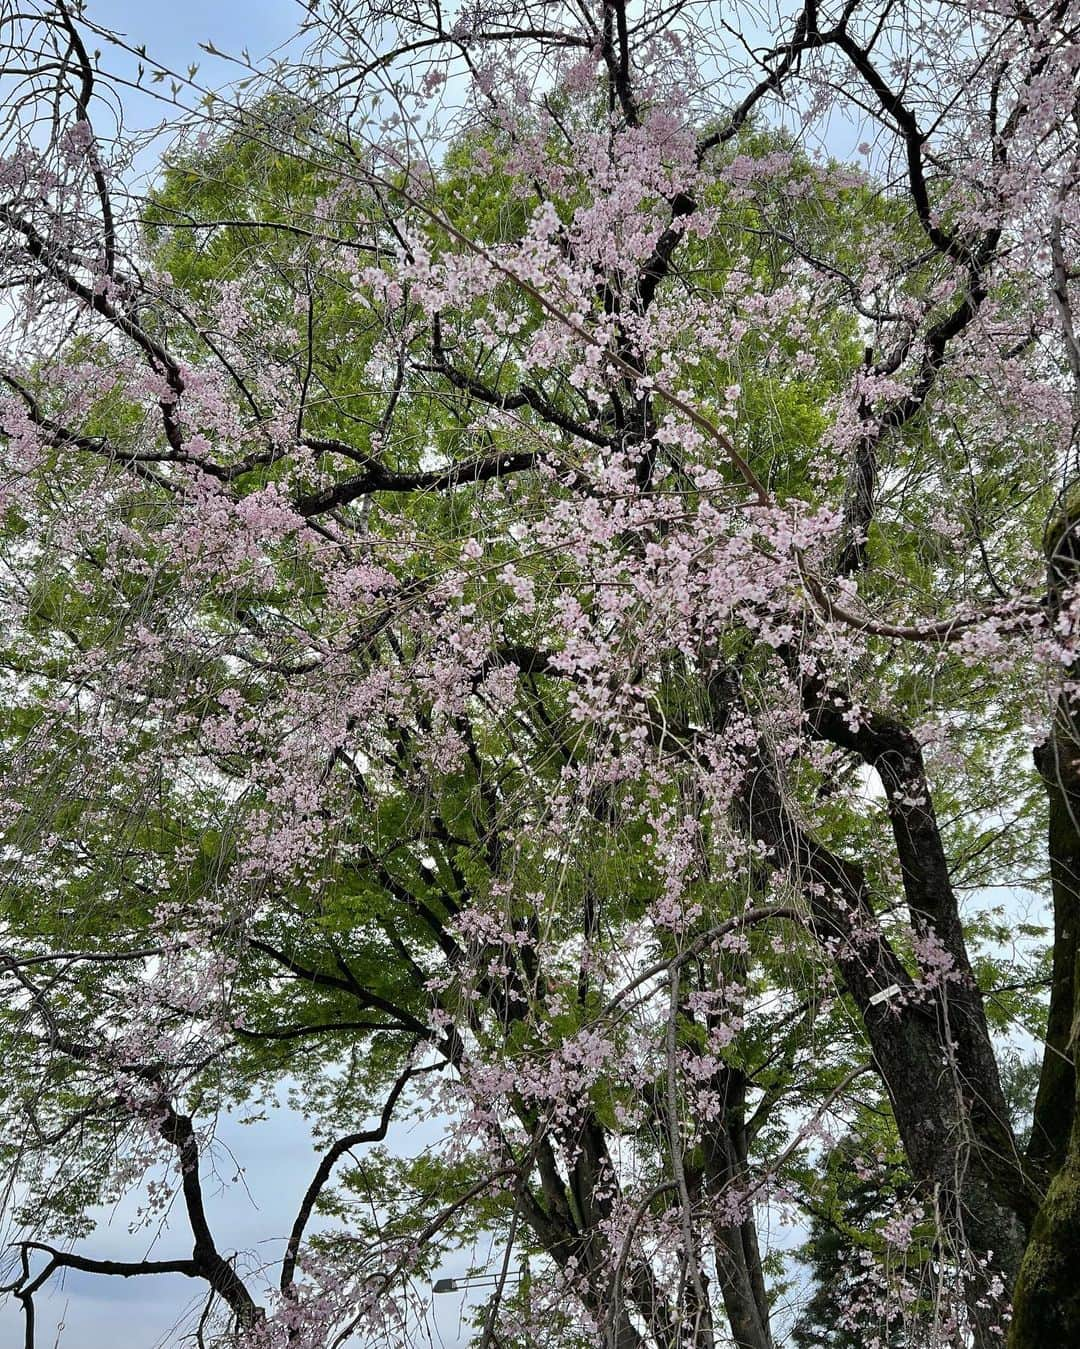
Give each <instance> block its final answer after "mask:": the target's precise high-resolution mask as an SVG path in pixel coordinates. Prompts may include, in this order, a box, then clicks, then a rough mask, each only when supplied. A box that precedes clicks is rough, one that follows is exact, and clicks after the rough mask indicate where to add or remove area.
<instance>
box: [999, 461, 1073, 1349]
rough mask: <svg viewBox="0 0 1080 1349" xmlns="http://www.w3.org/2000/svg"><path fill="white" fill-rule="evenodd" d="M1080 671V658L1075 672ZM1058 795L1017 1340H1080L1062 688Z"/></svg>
mask: <svg viewBox="0 0 1080 1349" xmlns="http://www.w3.org/2000/svg"><path fill="white" fill-rule="evenodd" d="M1078 525H1080V496H1078V493H1077V488H1076V487H1073V489H1072V490H1071V492H1070V493H1069V495H1068V496H1067V497H1066V499H1065V502H1064V503H1063V507H1062V509H1061V511H1060V513H1059V514H1058V516H1057V518H1056V519H1055V520H1054V521H1052V523H1051V525H1050V527H1049V528H1048V529H1047V532H1046V559H1047V575H1048V580H1049V598H1050V603H1049V611H1050V616H1051V618H1056V616H1057V613H1058V611H1059V609H1060V607H1061V604H1062V602H1063V600H1065V599H1066V598H1067V597H1068V596H1067V591H1068V589H1069V588H1070V587H1071V586H1072V585H1075V583H1076V581H1077V580H1078V579H1080V537H1078V534H1080V528H1078ZM1078 675H1080V664H1077V663H1074V665H1073V666H1072V667H1070V669H1069V678H1070V680H1071V681H1075V680H1076V679H1077V677H1078ZM1036 764H1037V766H1038V768H1039V771H1040V773H1041V774H1042V778H1043V781H1044V783H1045V784H1046V790H1047V794H1048V796H1049V805H1050V822H1049V824H1050V827H1049V854H1050V878H1051V886H1052V893H1053V900H1054V968H1053V983H1052V986H1051V992H1050V1013H1049V1018H1048V1025H1047V1032H1046V1049H1045V1052H1044V1057H1043V1066H1042V1074H1041V1077H1040V1080H1039V1090H1038V1094H1037V1096H1036V1100H1035V1118H1034V1127H1033V1130H1032V1138H1031V1149H1030V1152H1031V1155H1032V1157H1033V1158H1034V1159H1035V1160H1037V1161H1039V1162H1041V1163H1042V1164H1043V1165H1044V1166H1045V1167H1046V1169H1047V1170H1048V1171H1049V1172H1050V1173H1051V1175H1052V1177H1053V1178H1052V1180H1051V1182H1050V1187H1049V1189H1048V1190H1047V1193H1046V1198H1045V1199H1044V1200H1043V1203H1042V1206H1041V1208H1040V1209H1039V1213H1038V1216H1037V1218H1036V1220H1035V1226H1034V1229H1033V1231H1032V1235H1031V1241H1030V1242H1029V1244H1028V1248H1027V1251H1026V1252H1025V1254H1024V1262H1023V1265H1022V1267H1021V1270H1020V1278H1019V1280H1018V1281H1017V1284H1016V1288H1015V1290H1014V1295H1013V1322H1012V1328H1011V1331H1010V1334H1009V1346H1010V1349H1043V1347H1044V1346H1048V1345H1073V1344H1080V1108H1078V1107H1080V1100H1078V1083H1077V1074H1076V1069H1075V1049H1076V1043H1077V1036H1078V1034H1080V1000H1078V998H1077V991H1078V989H1080V968H1078V965H1077V956H1078V947H1077V933H1078V926H1080V922H1078V919H1080V703H1078V701H1077V700H1076V698H1075V697H1071V696H1070V695H1069V692H1068V690H1067V689H1066V690H1063V691H1062V693H1061V695H1060V696H1059V698H1058V702H1057V706H1056V708H1055V712H1054V721H1053V725H1052V727H1051V730H1050V736H1049V739H1048V740H1047V743H1046V744H1045V745H1044V746H1043V747H1042V748H1041V749H1040V750H1039V751H1038V752H1037V754H1036Z"/></svg>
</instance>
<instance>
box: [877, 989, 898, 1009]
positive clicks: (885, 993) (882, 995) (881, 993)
mask: <svg viewBox="0 0 1080 1349" xmlns="http://www.w3.org/2000/svg"><path fill="white" fill-rule="evenodd" d="M899 992H900V985H899V984H890V985H889V987H888V988H879V989H878V991H877V992H876V993H875V994H874V996H873V997H872V998H871V999H870V1006H871V1007H876V1006H877V1005H878V1003H879V1002H888V1001H889V999H890V998H895V997H896V995H897V993H899Z"/></svg>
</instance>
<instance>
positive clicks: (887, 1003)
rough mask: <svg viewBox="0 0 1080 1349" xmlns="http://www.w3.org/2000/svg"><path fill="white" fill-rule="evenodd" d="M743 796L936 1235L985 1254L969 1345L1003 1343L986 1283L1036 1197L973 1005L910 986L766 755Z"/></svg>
mask: <svg viewBox="0 0 1080 1349" xmlns="http://www.w3.org/2000/svg"><path fill="white" fill-rule="evenodd" d="M744 795H745V797H746V799H747V801H748V802H749V801H752V802H753V809H752V810H746V825H747V828H748V829H749V831H750V832H751V834H752V835H753V836H754V837H755V838H756V839H757V840H758V841H759V842H761V843H765V844H766V845H767V846H768V847H769V848H770V849H771V850H772V851H773V852H774V854H775V855H776V856H777V857H778V858H779V859H782V860H783V861H784V862H786V863H787V865H788V866H789V867H790V868H791V870H792V871H793V872H794V873H795V874H797V875H799V876H800V877H801V878H802V880H803V884H804V889H805V891H806V894H807V898H808V901H809V904H810V912H811V917H812V919H813V922H814V925H815V927H816V929H817V935H818V938H819V940H820V941H821V942H822V943H823V945H824V946H825V947H826V949H827V950H828V951H829V953H830V955H831V957H832V959H833V960H834V962H835V965H836V968H837V970H838V971H839V973H840V975H841V977H842V979H843V981H844V984H845V986H846V988H847V991H848V993H849V994H850V996H851V998H852V1000H853V1001H854V1002H855V1004H856V1006H857V1007H858V1009H859V1012H860V1014H861V1017H862V1020H863V1024H864V1026H865V1028H866V1034H867V1038H868V1040H869V1042H870V1049H871V1053H872V1055H873V1060H874V1065H875V1067H876V1068H877V1071H878V1073H879V1075H880V1077H881V1080H882V1082H883V1083H884V1085H885V1087H886V1089H887V1091H888V1093H889V1097H890V1100H891V1102H892V1108H893V1113H894V1116H895V1118H896V1124H897V1129H898V1131H899V1134H900V1138H901V1141H902V1143H903V1145H904V1151H905V1154H906V1156H907V1159H908V1164H909V1166H910V1167H911V1171H912V1175H913V1176H914V1178H915V1180H916V1183H917V1185H918V1187H919V1191H920V1193H921V1194H922V1196H923V1199H924V1202H925V1203H926V1204H927V1205H928V1206H930V1207H932V1208H933V1209H934V1211H935V1212H936V1213H937V1214H938V1215H939V1220H940V1223H941V1236H942V1240H943V1241H944V1242H945V1243H946V1245H947V1246H948V1247H950V1248H951V1249H952V1251H953V1252H954V1253H955V1254H956V1255H957V1256H958V1257H963V1258H964V1259H965V1260H970V1259H971V1258H972V1257H974V1259H975V1260H976V1261H977V1260H979V1259H982V1258H984V1257H985V1256H986V1253H987V1252H991V1251H992V1252H993V1257H992V1264H991V1265H990V1266H989V1267H988V1268H986V1270H985V1271H983V1272H981V1273H979V1274H978V1275H977V1277H975V1278H973V1279H972V1280H971V1282H970V1285H969V1288H968V1298H967V1301H968V1311H969V1315H970V1318H971V1322H972V1331H973V1335H974V1343H975V1345H976V1346H978V1349H991V1347H992V1346H999V1345H1000V1333H999V1332H998V1331H997V1330H995V1329H994V1326H995V1324H996V1322H997V1320H998V1319H999V1311H998V1309H997V1308H996V1307H994V1306H993V1305H992V1300H991V1299H990V1297H989V1290H990V1287H991V1284H992V1282H993V1278H994V1275H995V1274H998V1275H1000V1277H1001V1279H1002V1281H1003V1282H1004V1283H1005V1285H1006V1287H1011V1286H1012V1285H1013V1282H1014V1280H1015V1278H1016V1276H1017V1274H1018V1272H1019V1268H1020V1262H1021V1259H1022V1256H1023V1252H1024V1248H1025V1245H1026V1242H1027V1232H1028V1228H1029V1225H1030V1222H1031V1220H1032V1218H1033V1216H1034V1209H1035V1198H1034V1195H1033V1192H1032V1188H1031V1185H1030V1182H1029V1181H1028V1179H1027V1177H1026V1175H1025V1173H1024V1170H1023V1166H1022V1162H1021V1159H1020V1158H1019V1157H1018V1156H1017V1151H1016V1148H1015V1145H1014V1144H1013V1143H1012V1141H1011V1133H1010V1131H1009V1129H1008V1125H1007V1123H1006V1122H1005V1119H1004V1103H1003V1101H1002V1102H1001V1103H1000V1105H998V1106H997V1108H995V1106H994V1101H995V1098H996V1097H997V1095H998V1094H999V1093H1000V1087H999V1086H997V1071H996V1066H995V1067H994V1069H993V1072H992V1073H991V1074H990V1076H989V1079H988V1080H986V1081H984V1080H982V1079H981V1077H980V1073H981V1072H982V1071H983V1069H984V1064H985V1056H984V1054H983V1053H982V1052H979V1053H976V1054H974V1055H971V1051H972V1048H973V1044H975V1045H977V1043H978V1035H977V1034H975V1033H973V1032H974V1031H975V1030H976V1029H977V1028H976V1027H973V1026H972V1022H971V1020H970V1017H971V1014H972V1012H973V1011H975V1010H976V1009H977V1007H978V1003H977V1001H976V1002H974V1004H973V1006H972V1005H969V1006H968V1007H967V1008H966V1009H965V1012H966V1015H965V1016H964V1018H963V1020H962V1021H961V1022H959V1023H958V1024H957V1023H954V1021H953V1018H952V1017H951V1016H949V1015H948V1014H947V1013H946V1012H945V1011H944V1009H943V1008H942V1006H941V1005H940V1003H938V1002H936V1001H931V1000H924V999H923V998H921V997H920V996H918V995H917V990H916V989H915V986H914V984H913V981H912V979H911V976H910V975H909V974H908V972H907V970H906V969H905V968H904V966H903V964H902V962H901V961H900V959H899V957H898V956H897V955H896V952H895V951H894V950H893V948H892V946H891V945H890V944H889V941H888V939H887V938H886V936H885V935H884V933H882V931H881V929H880V927H879V925H878V923H877V921H876V919H875V917H874V914H873V910H872V908H871V906H870V901H869V894H868V890H867V884H866V878H865V876H864V874H863V871H862V868H861V867H859V866H858V865H857V864H856V863H854V862H851V861H848V860H847V859H845V858H841V857H839V856H837V855H836V854H835V853H832V852H830V851H829V849H827V848H825V847H823V846H822V845H821V844H820V843H818V842H817V841H816V840H815V839H814V838H813V837H812V836H810V835H809V834H808V833H807V832H806V831H805V830H804V829H803V828H802V826H801V825H800V824H799V823H797V822H796V821H795V820H794V819H793V818H792V817H791V816H790V814H789V813H788V811H787V810H786V808H785V806H784V803H783V800H782V798H781V796H780V793H779V790H778V787H777V784H776V781H775V779H774V777H773V774H772V772H771V771H770V769H769V768H768V766H767V765H766V764H764V763H760V762H759V764H758V766H757V769H756V771H755V772H754V773H753V774H752V780H751V782H750V783H749V784H748V788H747V790H746V791H745V793H744ZM976 993H977V990H976ZM954 1024H956V1026H957V1029H956V1031H954V1030H953V1026H954ZM969 1056H971V1057H969ZM995 1087H996V1090H995Z"/></svg>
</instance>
